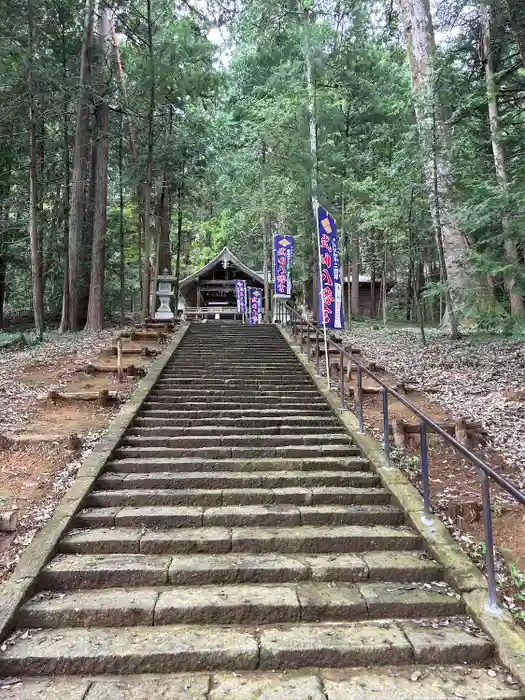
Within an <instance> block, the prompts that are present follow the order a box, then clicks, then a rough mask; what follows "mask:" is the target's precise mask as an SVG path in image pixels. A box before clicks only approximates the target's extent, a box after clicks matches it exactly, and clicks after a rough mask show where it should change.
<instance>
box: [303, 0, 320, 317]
mask: <svg viewBox="0 0 525 700" xmlns="http://www.w3.org/2000/svg"><path fill="white" fill-rule="evenodd" d="M312 4H313V3H312ZM304 20H305V29H306V32H305V34H306V46H305V62H306V86H307V90H308V123H309V129H310V155H311V163H310V185H311V197H312V214H313V221H314V226H313V233H314V235H313V239H312V253H313V260H314V265H313V279H312V297H313V299H312V305H313V318H314V320H316V321H317V320H318V321H319V322H321V321H322V314H320V311H321V309H320V307H321V297H320V295H321V280H320V275H321V268H320V265H319V231H318V220H317V209H318V206H319V176H318V171H319V158H318V142H317V95H316V86H315V78H314V67H313V57H312V46H311V27H312V25H313V24H314V22H315V14H314V11H313V7H312V8H311V9H305V10H304Z"/></svg>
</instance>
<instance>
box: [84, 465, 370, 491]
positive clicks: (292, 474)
mask: <svg viewBox="0 0 525 700" xmlns="http://www.w3.org/2000/svg"><path fill="white" fill-rule="evenodd" d="M116 465H118V462H117V463H115V462H112V463H111V465H110V469H114V468H115V466H116ZM138 466H139V467H140V469H139V470H138V471H137V472H123V473H125V474H128V476H127V478H126V481H125V483H124V486H125V488H126V489H128V488H149V489H152V488H153V489H157V488H158V489H163V488H167V489H207V490H209V489H246V488H249V489H254V488H258V489H282V488H296V487H303V488H320V487H334V486H335V487H339V488H343V487H346V488H348V487H357V488H367V487H370V486H379V485H380V483H381V482H380V479H379V477H378V476H377V475H376V474H374V473H372V472H366V471H365V472H361V471H341V472H338V471H328V470H327V471H321V470H315V471H314V470H311V471H308V470H305V471H282V472H281V471H277V470H274V471H253V472H249V471H247V472H243V471H241V472H234V471H224V472H223V471H212V472H204V471H200V472H162V473H154V474H148V473H146V468H145V465H144V464H139V465H138ZM110 481H111V479H108V478H105V476H102V477H101V478H100V479H99V481H98V486H99V487H103V488H107V487H108V484H109V482H110ZM113 483H115V480H113ZM117 483H118V482H117ZM119 485H120V484H119Z"/></svg>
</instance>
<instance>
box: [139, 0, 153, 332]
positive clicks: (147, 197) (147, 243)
mask: <svg viewBox="0 0 525 700" xmlns="http://www.w3.org/2000/svg"><path fill="white" fill-rule="evenodd" d="M146 7H147V23H148V57H149V81H150V86H149V88H150V89H149V108H148V156H147V166H146V183H145V186H144V261H143V265H144V270H143V281H142V322H144V321H145V320H146V319H147V318H148V316H149V313H150V308H149V300H150V256H151V231H150V214H151V212H150V209H151V192H152V189H153V119H154V116H155V61H154V55H153V23H152V22H153V20H152V18H151V0H147V3H146Z"/></svg>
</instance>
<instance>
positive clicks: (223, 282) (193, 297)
mask: <svg viewBox="0 0 525 700" xmlns="http://www.w3.org/2000/svg"><path fill="white" fill-rule="evenodd" d="M235 280H246V284H247V286H248V287H257V288H259V289H262V290H263V299H264V274H263V273H262V272H257V271H255V270H252V269H251V268H249V267H248V266H247V265H245V264H244V263H243V262H241V261H240V260H239V258H237V257H236V256H235V255H234V254H233V253H232V252H231V251H230V250H229V248H223V249H222V250H221V252H220V253H219V254H218V255H217V256H216V257H215V258H213V260H210V262H209V263H208V264H207V265H205V266H204V267H202V268H201V269H200V270H197V271H196V272H194V273H193V274H191V275H188V277H186V278H185V279H183V280H181V283H180V287H179V289H180V296H181V298H182V299H184V311H183V316H184V318H185V319H186V320H197V319H201V320H210V321H213V320H241V319H242V314H240V313H239V312H238V311H237V301H236V297H235ZM266 303H267V301H266V299H264V301H263V304H266Z"/></svg>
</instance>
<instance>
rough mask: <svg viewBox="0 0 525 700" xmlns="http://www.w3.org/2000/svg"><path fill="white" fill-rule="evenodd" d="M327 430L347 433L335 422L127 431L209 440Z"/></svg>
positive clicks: (174, 427) (157, 428)
mask: <svg viewBox="0 0 525 700" xmlns="http://www.w3.org/2000/svg"><path fill="white" fill-rule="evenodd" d="M327 430H330V434H331V435H336V434H344V435H345V436H347V433H346V431H345V429H344V428H343V426H342V425H338V424H337V423H336V422H335V421H334V424H333V425H305V426H302V425H298V424H296V425H286V424H282V425H270V426H264V427H262V426H261V427H259V426H253V425H248V426H244V425H223V424H222V421H221V422H220V424H219V425H217V423H216V422H214V423H213V424H212V425H205V426H201V425H192V426H188V425H176V424H175V425H162V424H160V425H157V426H156V427H155V426H153V425H148V426H144V425H138V426H135V427H133V428H129V429H128V430H127V431H126V437H128V436H134V437H143V438H146V437H149V436H150V435H154V436H156V437H173V438H176V437H179V436H180V437H190V438H194V437H196V436H200V437H204V438H208V437H211V436H214V435H217V436H221V435H224V436H227V435H232V436H233V435H236V436H239V435H241V434H243V433H245V432H248V433H249V434H251V435H253V434H254V432H255V431H256V435H257V437H258V438H259V439H260V437H261V436H263V435H264V436H268V437H269V438H271V437H272V436H276V435H292V434H294V435H297V434H301V435H325V434H326V432H327Z"/></svg>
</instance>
